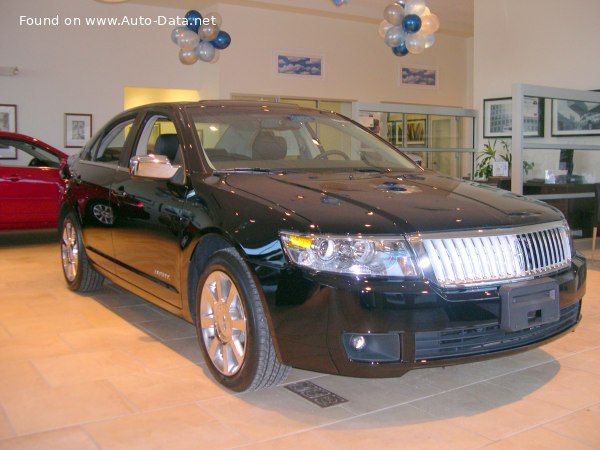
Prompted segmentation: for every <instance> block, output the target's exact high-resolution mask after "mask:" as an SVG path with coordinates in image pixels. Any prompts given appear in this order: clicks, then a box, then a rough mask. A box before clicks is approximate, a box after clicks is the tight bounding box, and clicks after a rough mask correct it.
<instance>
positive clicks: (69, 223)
mask: <svg viewBox="0 0 600 450" xmlns="http://www.w3.org/2000/svg"><path fill="white" fill-rule="evenodd" d="M60 257H61V262H62V268H63V274H64V276H65V281H66V282H67V286H68V287H69V289H71V290H72V291H77V292H92V291H95V290H98V289H100V286H102V282H103V281H104V277H103V276H102V275H100V274H99V273H98V272H96V270H94V268H93V267H92V266H91V264H90V262H89V260H88V258H87V255H86V253H85V248H84V246H83V241H82V239H81V227H80V226H79V222H78V221H77V218H76V217H75V214H73V213H72V212H70V213H68V214H67V215H66V217H65V218H64V220H63V222H62V225H61V233H60Z"/></svg>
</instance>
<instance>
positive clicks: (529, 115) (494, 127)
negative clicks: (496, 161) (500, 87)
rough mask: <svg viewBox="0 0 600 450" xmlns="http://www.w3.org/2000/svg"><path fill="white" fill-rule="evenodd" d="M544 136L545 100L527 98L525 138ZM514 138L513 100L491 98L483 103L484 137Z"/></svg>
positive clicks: (524, 116)
mask: <svg viewBox="0 0 600 450" xmlns="http://www.w3.org/2000/svg"><path fill="white" fill-rule="evenodd" d="M543 135H544V99H543V98H537V97H525V99H524V109H523V136H528V137H539V136H543ZM511 136H512V98H510V97H506V98H490V99H485V100H484V101H483V137H485V138H498V137H511Z"/></svg>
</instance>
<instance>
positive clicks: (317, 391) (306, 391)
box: [285, 381, 348, 408]
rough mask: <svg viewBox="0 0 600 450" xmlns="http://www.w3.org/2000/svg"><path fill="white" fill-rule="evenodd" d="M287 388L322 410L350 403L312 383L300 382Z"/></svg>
mask: <svg viewBox="0 0 600 450" xmlns="http://www.w3.org/2000/svg"><path fill="white" fill-rule="evenodd" d="M285 388H286V389H288V390H290V391H292V392H294V393H295V394H298V395H299V396H300V397H304V398H305V399H306V400H308V401H310V402H312V403H314V404H315V405H319V406H320V407H321V408H328V407H330V406H335V405H339V404H340V403H346V402H347V401H348V400H346V399H345V398H343V397H340V396H339V395H337V394H334V393H333V392H331V391H328V390H327V389H324V388H322V387H321V386H317V385H316V384H315V383H313V382H311V381H300V382H298V383H293V384H288V385H287V386H285Z"/></svg>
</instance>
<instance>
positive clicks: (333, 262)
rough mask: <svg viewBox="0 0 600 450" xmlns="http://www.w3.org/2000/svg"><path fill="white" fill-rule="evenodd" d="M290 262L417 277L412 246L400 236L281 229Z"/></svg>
mask: <svg viewBox="0 0 600 450" xmlns="http://www.w3.org/2000/svg"><path fill="white" fill-rule="evenodd" d="M280 236H281V242H282V243H283V248H284V249H285V252H286V254H287V255H288V257H289V258H290V259H291V260H292V262H293V263H294V264H297V265H299V266H301V267H306V268H308V269H312V270H314V271H318V272H336V273H346V274H352V275H371V276H389V277H417V276H419V272H418V270H417V264H416V263H415V258H414V256H413V252H412V249H411V247H410V245H409V244H408V242H406V240H404V239H403V238H393V239H378V238H372V237H369V238H366V237H365V238H363V237H347V236H319V235H312V234H296V233H290V232H281V233H280Z"/></svg>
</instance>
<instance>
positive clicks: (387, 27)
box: [379, 0, 440, 56]
mask: <svg viewBox="0 0 600 450" xmlns="http://www.w3.org/2000/svg"><path fill="white" fill-rule="evenodd" d="M439 27H440V20H439V19H438V17H437V16H436V15H435V14H432V13H431V11H430V10H429V8H428V7H427V5H426V4H425V0H399V1H396V2H394V3H392V4H391V5H388V6H387V7H386V8H385V10H384V11H383V21H382V22H381V24H380V25H379V35H380V36H381V37H382V38H383V40H384V42H385V43H386V45H388V46H389V47H391V48H392V51H393V52H394V54H395V55H396V56H404V55H407V54H408V53H412V54H415V55H416V54H418V53H422V52H423V50H425V49H426V48H429V47H431V46H432V45H433V44H434V42H435V34H434V33H435V32H436V31H437V30H438V28H439Z"/></svg>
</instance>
